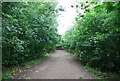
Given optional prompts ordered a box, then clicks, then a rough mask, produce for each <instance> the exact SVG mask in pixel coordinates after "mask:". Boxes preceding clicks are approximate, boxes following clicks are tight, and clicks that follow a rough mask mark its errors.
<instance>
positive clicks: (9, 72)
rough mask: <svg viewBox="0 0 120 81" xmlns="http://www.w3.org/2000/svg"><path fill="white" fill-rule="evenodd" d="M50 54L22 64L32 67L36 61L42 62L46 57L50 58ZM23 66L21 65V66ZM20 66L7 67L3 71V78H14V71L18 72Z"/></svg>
mask: <svg viewBox="0 0 120 81" xmlns="http://www.w3.org/2000/svg"><path fill="white" fill-rule="evenodd" d="M48 56H49V54H45V55H44V56H42V57H40V58H39V59H35V60H32V61H29V62H25V63H23V64H22V66H24V67H27V68H30V67H32V66H33V65H35V64H36V63H39V62H42V61H43V60H45V59H46V58H48ZM20 67H21V66H20ZM20 67H14V68H6V70H7V71H5V72H3V73H2V79H13V78H14V77H13V75H12V74H13V73H15V72H17V71H19V70H20Z"/></svg>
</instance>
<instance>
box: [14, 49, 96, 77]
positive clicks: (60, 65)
mask: <svg viewBox="0 0 120 81" xmlns="http://www.w3.org/2000/svg"><path fill="white" fill-rule="evenodd" d="M14 76H15V79H94V77H96V75H94V74H93V73H90V72H89V71H87V70H86V69H84V68H83V66H82V65H80V64H79V63H78V61H77V60H76V59H75V58H74V57H73V56H70V55H69V54H68V53H66V52H65V51H63V50H56V51H55V52H54V53H53V54H51V55H50V56H49V58H48V59H46V60H44V61H43V62H41V63H38V64H36V65H34V66H33V67H31V68H27V69H23V70H22V71H19V72H17V73H15V75H14Z"/></svg>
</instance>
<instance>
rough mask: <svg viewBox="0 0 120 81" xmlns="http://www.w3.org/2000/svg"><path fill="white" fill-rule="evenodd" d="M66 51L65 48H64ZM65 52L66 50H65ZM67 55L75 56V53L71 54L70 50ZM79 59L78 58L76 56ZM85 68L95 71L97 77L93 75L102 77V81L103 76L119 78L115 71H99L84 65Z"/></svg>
mask: <svg viewBox="0 0 120 81" xmlns="http://www.w3.org/2000/svg"><path fill="white" fill-rule="evenodd" d="M65 51H66V50H65ZM66 52H67V51H66ZM67 53H68V54H69V55H71V56H75V57H77V55H75V54H72V53H70V52H67ZM76 59H78V60H79V58H76ZM84 68H85V69H87V70H89V71H90V72H92V73H95V74H97V75H99V77H95V79H102V81H105V80H104V79H105V77H107V78H110V79H116V78H120V75H118V74H116V73H110V72H101V71H100V70H99V69H94V68H92V67H89V66H84ZM100 76H101V77H100Z"/></svg>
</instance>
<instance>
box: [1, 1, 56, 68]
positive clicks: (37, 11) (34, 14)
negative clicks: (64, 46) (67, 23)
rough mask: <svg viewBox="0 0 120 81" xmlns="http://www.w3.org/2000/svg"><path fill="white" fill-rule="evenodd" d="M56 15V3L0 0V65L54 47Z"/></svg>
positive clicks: (30, 58)
mask: <svg viewBox="0 0 120 81" xmlns="http://www.w3.org/2000/svg"><path fill="white" fill-rule="evenodd" d="M56 17H57V9H56V3H51V2H49V3H48V2H4V3H2V27H3V28H2V29H3V43H2V44H3V47H2V48H3V53H2V54H3V55H2V58H3V66H5V67H10V66H14V65H15V66H16V65H20V64H21V63H23V62H26V61H30V60H33V59H36V58H39V57H40V56H42V55H43V54H45V53H46V52H50V51H53V50H55V47H56V43H57V39H56V38H57V36H58V35H57V28H56V27H57V22H56Z"/></svg>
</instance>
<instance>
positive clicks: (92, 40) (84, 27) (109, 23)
mask: <svg viewBox="0 0 120 81" xmlns="http://www.w3.org/2000/svg"><path fill="white" fill-rule="evenodd" d="M92 4H96V3H92ZM96 5H97V4H96ZM119 20H120V2H104V3H102V4H99V5H97V6H95V7H93V9H92V10H88V11H86V13H85V14H84V15H80V14H79V15H78V16H77V18H76V23H75V25H74V27H72V28H71V29H70V30H68V31H67V32H66V34H65V36H64V43H63V46H64V48H65V49H66V50H67V51H69V52H72V53H74V54H76V55H77V56H79V59H80V61H81V62H83V64H85V65H87V66H91V67H94V68H98V69H100V70H102V71H109V72H110V71H111V72H117V73H120V25H119V24H120V21H119Z"/></svg>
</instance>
